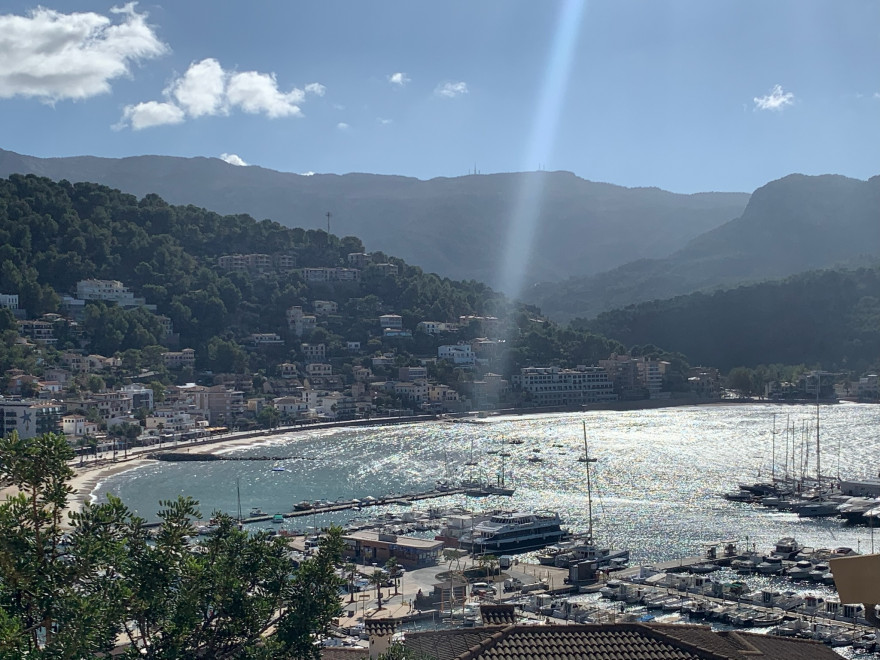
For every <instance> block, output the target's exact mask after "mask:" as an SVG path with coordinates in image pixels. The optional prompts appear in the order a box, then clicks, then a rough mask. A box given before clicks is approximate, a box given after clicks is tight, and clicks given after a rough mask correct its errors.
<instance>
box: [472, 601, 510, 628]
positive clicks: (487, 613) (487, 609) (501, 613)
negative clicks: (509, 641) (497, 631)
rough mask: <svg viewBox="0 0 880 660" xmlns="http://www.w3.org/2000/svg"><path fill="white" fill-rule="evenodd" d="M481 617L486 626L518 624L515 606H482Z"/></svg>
mask: <svg viewBox="0 0 880 660" xmlns="http://www.w3.org/2000/svg"><path fill="white" fill-rule="evenodd" d="M480 617H481V618H482V619H483V625H486V626H497V625H502V624H510V623H516V610H515V608H514V606H513V605H480Z"/></svg>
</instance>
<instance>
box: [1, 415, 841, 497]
mask: <svg viewBox="0 0 880 660" xmlns="http://www.w3.org/2000/svg"><path fill="white" fill-rule="evenodd" d="M785 403H788V402H779V401H768V400H749V399H734V400H731V399H716V400H705V399H702V400H700V399H697V400H694V399H660V400H643V401H632V402H630V401H625V402H614V403H613V404H608V403H605V404H587V405H584V406H566V407H554V408H509V409H503V410H491V411H474V412H467V413H453V414H447V415H414V416H408V417H391V418H375V419H359V420H345V421H339V422H323V423H317V424H297V425H292V426H284V427H277V428H274V429H261V430H259V431H243V432H231V433H226V434H222V435H219V436H214V437H209V438H203V439H198V440H191V441H188V442H185V443H181V442H179V443H176V444H170V443H168V444H163V445H150V446H143V447H134V448H132V449H130V450H129V457H128V458H120V457H119V456H117V460H116V461H110V460H109V459H106V458H102V459H99V461H98V462H97V463H95V462H94V461H92V462H90V461H89V459H88V458H86V460H85V462H84V463H83V464H82V465H80V462H79V461H80V459H79V458H77V459H75V460H73V461H71V462H70V466H71V468H72V469H73V470H74V472H75V474H74V477H73V479H72V480H71V482H70V485H71V487H72V488H73V492H72V493H71V495H70V499H69V503H68V510H76V511H79V510H81V509H82V506H83V504H84V503H85V502H87V501H89V500H90V499H91V496H92V494H93V492H94V491H95V489H96V488H97V487H98V486H99V485H100V484H101V482H103V481H104V480H106V479H107V478H109V477H112V476H115V475H117V474H120V473H122V472H126V471H128V470H134V469H137V468H140V467H143V466H145V465H150V464H152V463H156V462H157V461H156V460H155V459H153V458H150V457H149V456H148V455H149V454H153V453H156V452H162V451H175V450H185V451H187V452H191V453H195V454H207V453H212V452H216V451H223V452H226V451H231V450H234V449H237V448H239V447H249V446H252V445H254V444H257V442H259V441H262V440H264V439H266V438H271V437H272V436H282V435H296V434H299V433H302V432H307V431H312V430H325V429H334V428H352V427H358V426H364V427H372V426H389V425H398V424H421V423H424V422H446V423H453V422H456V421H458V420H461V422H468V421H476V420H479V421H480V422H484V421H488V420H489V419H491V418H494V417H506V416H523V415H546V414H559V413H576V412H595V411H598V410H610V411H621V412H622V411H628V410H639V409H656V408H666V407H670V408H673V407H682V406H705V405H721V406H730V405H747V404H782V405H785ZM796 403H808V402H804V401H798V402H796ZM823 403H836V401H835V402H831V401H827V402H823ZM16 492H17V489H16V488H15V487H13V486H8V487H6V488H3V489H2V490H0V500H2V499H5V498H6V497H7V496H9V495H14V494H15V493H16Z"/></svg>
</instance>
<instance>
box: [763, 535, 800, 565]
mask: <svg viewBox="0 0 880 660" xmlns="http://www.w3.org/2000/svg"><path fill="white" fill-rule="evenodd" d="M800 551H801V544H800V543H798V542H797V540H795V539H794V537H791V536H784V537H782V538H781V539H779V540H778V541H777V542H776V547H775V548H774V549H773V552H771V553H770V556H771V557H778V558H779V559H786V560H789V559H794V558H795V557H796V556H797V554H798V553H799V552H800Z"/></svg>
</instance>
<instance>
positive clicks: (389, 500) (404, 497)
mask: <svg viewBox="0 0 880 660" xmlns="http://www.w3.org/2000/svg"><path fill="white" fill-rule="evenodd" d="M464 492H465V489H464V488H446V489H442V490H440V489H436V488H434V489H432V490H428V491H422V492H417V493H405V494H401V495H385V496H382V497H366V498H364V499H362V500H358V499H354V500H345V501H342V502H328V503H325V504H319V505H317V506H312V505H309V507H308V508H302V509H295V510H293V511H288V512H286V513H281V514H277V513H266V514H262V515H259V516H249V517H247V518H242V520H241V522H242V524H244V525H248V524H250V523H259V522H269V521H271V520H273V519H274V518H275V516H276V515H281V516H283V517H284V518H285V519H286V518H302V517H304V516H312V515H321V514H324V513H334V512H336V511H349V510H352V509H358V510H359V509H363V508H366V507H372V506H388V505H392V504H397V505H400V506H409V505H411V504H412V503H413V502H418V501H420V500H432V499H436V498H438V497H446V496H447V495H461V494H463V493H464ZM159 525H161V523H158V522H153V523H147V524H145V525H144V527H158V526H159Z"/></svg>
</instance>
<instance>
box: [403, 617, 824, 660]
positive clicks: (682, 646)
mask: <svg viewBox="0 0 880 660" xmlns="http://www.w3.org/2000/svg"><path fill="white" fill-rule="evenodd" d="M405 645H406V647H407V648H408V649H411V650H412V651H415V652H417V653H423V654H425V656H426V657H429V658H436V659H437V660H495V659H498V660H501V659H504V660H517V659H519V658H522V659H524V660H525V659H528V660H532V659H535V660H537V659H538V658H541V659H542V660H568V659H570V658H590V660H621V659H624V658H625V659H626V660H692V659H693V660H802V659H803V658H810V659H811V660H825V659H827V660H832V659H838V660H839V656H838V655H837V654H836V653H835V652H834V651H832V650H831V649H830V648H828V647H826V646H824V645H822V644H820V643H818V642H813V641H810V640H799V639H787V638H782V637H775V636H773V635H757V634H752V633H742V632H735V631H730V632H717V633H716V632H713V631H712V630H711V629H710V628H709V627H707V626H695V625H681V624H675V625H673V624H641V623H618V624H583V625H489V626H485V627H483V628H473V629H470V630H443V631H435V632H426V633H412V634H409V635H407V637H406V641H405Z"/></svg>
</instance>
